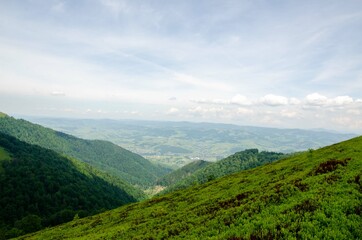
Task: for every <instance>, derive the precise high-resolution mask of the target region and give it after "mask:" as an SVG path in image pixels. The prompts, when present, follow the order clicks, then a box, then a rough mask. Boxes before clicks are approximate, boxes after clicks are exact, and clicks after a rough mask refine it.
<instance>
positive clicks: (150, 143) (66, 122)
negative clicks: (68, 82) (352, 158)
mask: <svg viewBox="0 0 362 240" xmlns="http://www.w3.org/2000/svg"><path fill="white" fill-rule="evenodd" d="M25 118H26V119H29V120H30V121H32V122H36V123H39V124H41V125H44V126H47V127H50V128H53V129H56V130H58V131H62V132H65V133H68V134H72V135H75V136H77V137H81V138H86V139H103V140H108V141H111V142H114V143H115V144H118V145H120V146H122V147H124V148H126V149H129V150H130V151H132V152H135V153H138V154H140V155H142V156H143V157H145V158H147V159H149V160H151V161H153V162H154V163H162V164H163V165H166V166H168V167H171V168H174V169H177V168H180V167H182V166H184V165H186V164H188V163H190V162H193V161H194V160H206V161H212V162H213V161H217V160H220V159H223V158H225V157H228V156H229V155H231V154H234V153H235V152H239V151H242V150H245V149H251V148H257V149H259V150H260V151H273V152H283V153H291V152H298V151H305V150H308V149H310V148H311V149H316V148H319V147H323V146H327V145H330V144H333V143H337V142H340V141H343V140H347V139H350V138H352V137H355V136H356V135H355V134H345V133H337V132H335V131H328V130H322V129H315V130H303V129H278V128H265V127H253V126H238V125H232V124H221V123H193V122H165V121H141V120H110V119H98V120H95V119H65V118H39V117H25Z"/></svg>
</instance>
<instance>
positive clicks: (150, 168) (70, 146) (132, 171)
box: [0, 116, 169, 187]
mask: <svg viewBox="0 0 362 240" xmlns="http://www.w3.org/2000/svg"><path fill="white" fill-rule="evenodd" d="M0 132H3V133H6V134H9V135H11V136H14V137H16V138H18V139H20V140H22V141H25V142H27V143H30V144H36V145H39V146H41V147H44V148H47V149H51V150H54V151H56V152H58V153H60V154H65V155H67V156H70V157H73V158H76V159H79V160H81V161H83V162H86V163H88V164H90V165H92V166H94V167H96V168H98V169H101V170H103V171H105V172H107V173H109V174H111V175H113V176H116V177H119V178H122V179H124V180H126V181H128V182H129V183H131V184H133V185H138V186H142V187H148V186H150V185H151V184H152V183H153V182H154V181H156V180H157V179H158V178H159V177H161V176H163V175H164V174H166V173H168V171H169V170H168V169H166V168H163V167H160V166H158V165H154V164H152V163H151V162H149V161H148V160H146V159H144V158H143V157H141V156H140V155H138V154H135V153H132V152H130V151H128V150H126V149H124V148H121V147H119V146H117V145H115V144H113V143H111V142H107V141H101V140H84V139H80V138H77V137H74V136H71V135H68V134H65V133H62V132H58V131H54V130H52V129H49V128H45V127H42V126H40V125H37V124H33V123H31V122H28V121H25V120H22V119H20V120H17V119H15V118H13V117H8V116H3V117H1V118H0Z"/></svg>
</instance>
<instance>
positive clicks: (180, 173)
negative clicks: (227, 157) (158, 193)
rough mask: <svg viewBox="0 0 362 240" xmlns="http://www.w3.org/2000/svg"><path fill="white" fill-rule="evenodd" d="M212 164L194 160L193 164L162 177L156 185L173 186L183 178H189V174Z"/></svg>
mask: <svg viewBox="0 0 362 240" xmlns="http://www.w3.org/2000/svg"><path fill="white" fill-rule="evenodd" d="M210 164H212V163H211V162H207V161H204V160H196V161H194V162H191V163H189V164H187V165H185V166H183V167H182V168H179V169H177V170H175V171H173V172H171V173H169V174H167V175H165V176H163V177H161V178H160V179H158V180H157V182H156V185H161V186H164V187H167V186H170V185H174V184H176V183H178V182H180V181H182V180H183V179H184V178H187V177H189V176H190V175H191V174H193V173H194V172H196V171H197V170H199V169H202V168H205V167H206V166H209V165H210Z"/></svg>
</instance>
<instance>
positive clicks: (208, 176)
mask: <svg viewBox="0 0 362 240" xmlns="http://www.w3.org/2000/svg"><path fill="white" fill-rule="evenodd" d="M285 156H287V155H285V154H283V153H275V152H266V151H262V152H259V150H258V149H247V150H244V151H240V152H237V153H235V154H233V155H231V156H229V157H227V158H224V159H222V160H220V161H217V162H215V163H211V164H209V165H207V166H205V167H203V168H200V169H197V170H196V171H194V172H193V173H191V174H188V175H187V176H184V177H183V178H182V179H180V178H179V179H175V181H173V182H172V183H171V184H169V185H167V188H166V189H165V190H163V191H162V192H161V193H166V192H171V191H175V190H178V189H184V188H187V187H190V186H192V185H196V184H202V183H206V182H208V181H210V180H214V179H216V178H220V177H223V176H226V175H229V174H232V173H236V172H239V171H241V170H246V169H250V168H255V167H257V166H261V165H263V164H266V163H271V162H274V161H276V160H279V159H281V158H282V157H285ZM171 174H172V173H171ZM166 176H167V175H166Z"/></svg>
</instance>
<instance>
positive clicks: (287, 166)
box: [20, 137, 362, 240]
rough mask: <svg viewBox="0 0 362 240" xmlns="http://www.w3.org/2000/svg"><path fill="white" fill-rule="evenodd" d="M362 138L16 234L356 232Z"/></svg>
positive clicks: (361, 230) (313, 235)
mask: <svg viewBox="0 0 362 240" xmlns="http://www.w3.org/2000/svg"><path fill="white" fill-rule="evenodd" d="M361 177H362V137H358V138H354V139H351V140H349V141H346V142H342V143H339V144H335V145H332V146H329V147H325V148H322V149H319V150H315V151H312V150H311V151H308V152H305V153H302V154H298V155H295V156H291V157H288V158H285V159H282V160H279V161H276V162H273V163H270V164H266V165H264V166H261V167H257V168H254V169H250V170H246V171H242V172H239V173H236V174H233V175H229V176H225V177H223V178H220V179H217V180H214V181H211V182H208V183H206V184H202V185H197V186H195V187H192V188H188V189H186V190H180V191H176V192H173V193H170V194H166V195H163V196H161V197H155V198H153V199H150V200H147V201H144V202H141V203H135V204H131V205H128V206H124V207H121V208H118V209H116V210H112V211H109V212H105V213H102V214H99V215H96V216H92V217H89V218H85V219H81V220H75V221H72V222H70V223H67V224H64V225H62V226H60V227H55V228H50V229H45V230H43V231H40V232H38V233H35V234H31V235H28V236H25V237H22V238H20V239H65V238H70V239H167V238H172V239H229V240H231V239H233V240H237V239H361V238H362V217H361V213H362V178H361Z"/></svg>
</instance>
